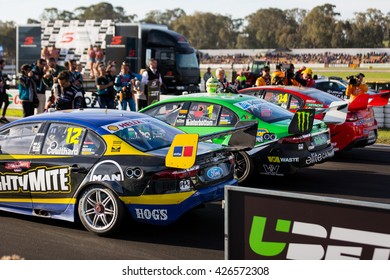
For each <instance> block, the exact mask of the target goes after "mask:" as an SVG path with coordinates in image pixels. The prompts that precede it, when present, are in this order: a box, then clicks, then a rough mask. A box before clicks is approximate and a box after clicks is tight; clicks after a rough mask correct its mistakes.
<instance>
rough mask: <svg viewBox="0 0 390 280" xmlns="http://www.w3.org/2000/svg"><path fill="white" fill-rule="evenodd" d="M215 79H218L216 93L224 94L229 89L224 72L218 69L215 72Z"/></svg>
mask: <svg viewBox="0 0 390 280" xmlns="http://www.w3.org/2000/svg"><path fill="white" fill-rule="evenodd" d="M215 77H216V78H217V79H218V82H219V87H218V89H217V92H226V91H228V88H229V82H228V80H227V79H226V75H225V70H223V69H222V68H218V69H217V70H216V71H215Z"/></svg>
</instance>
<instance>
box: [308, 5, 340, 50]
mask: <svg viewBox="0 0 390 280" xmlns="http://www.w3.org/2000/svg"><path fill="white" fill-rule="evenodd" d="M335 7H336V6H335V5H331V4H325V5H322V6H317V7H314V8H313V9H312V10H311V11H310V12H309V13H308V14H307V16H306V17H305V18H304V20H303V23H302V28H301V38H302V41H301V47H303V46H306V47H307V48H331V47H332V44H331V43H332V37H333V32H334V30H335V27H336V19H335V16H338V15H340V14H339V13H336V12H335V11H334V9H335Z"/></svg>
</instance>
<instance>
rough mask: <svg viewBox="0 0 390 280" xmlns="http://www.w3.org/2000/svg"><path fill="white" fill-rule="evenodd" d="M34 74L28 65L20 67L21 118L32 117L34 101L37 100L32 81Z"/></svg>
mask: <svg viewBox="0 0 390 280" xmlns="http://www.w3.org/2000/svg"><path fill="white" fill-rule="evenodd" d="M33 76H34V73H33V71H32V67H31V65H29V64H23V65H22V66H21V67H20V76H19V84H18V90H19V99H20V100H21V101H22V107H23V117H28V116H32V115H34V109H35V108H34V100H37V99H38V96H37V86H36V84H35V81H34V78H33Z"/></svg>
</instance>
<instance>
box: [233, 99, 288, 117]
mask: <svg viewBox="0 0 390 280" xmlns="http://www.w3.org/2000/svg"><path fill="white" fill-rule="evenodd" d="M234 105H235V106H237V107H239V108H241V109H243V110H245V111H247V112H248V113H250V114H252V115H253V116H255V117H257V118H259V119H261V120H262V121H265V122H267V123H274V122H278V121H282V120H286V119H292V117H293V115H294V114H293V113H291V112H289V111H287V110H286V109H283V108H281V107H279V106H277V105H275V104H272V103H270V102H268V101H265V100H263V99H258V98H254V99H250V100H245V101H241V102H237V103H235V104H234Z"/></svg>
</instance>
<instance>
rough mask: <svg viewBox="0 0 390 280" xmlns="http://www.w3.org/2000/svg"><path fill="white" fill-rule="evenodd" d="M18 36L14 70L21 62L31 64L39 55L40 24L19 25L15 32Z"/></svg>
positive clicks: (17, 69)
mask: <svg viewBox="0 0 390 280" xmlns="http://www.w3.org/2000/svg"><path fill="white" fill-rule="evenodd" d="M16 34H17V36H18V38H17V41H18V46H17V52H18V55H17V58H18V60H17V63H16V71H17V72H19V70H20V66H22V65H23V64H33V63H35V62H36V61H37V59H38V58H40V56H41V26H40V25H39V24H37V25H35V24H30V25H19V26H17V32H16Z"/></svg>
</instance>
